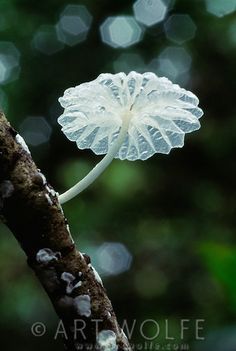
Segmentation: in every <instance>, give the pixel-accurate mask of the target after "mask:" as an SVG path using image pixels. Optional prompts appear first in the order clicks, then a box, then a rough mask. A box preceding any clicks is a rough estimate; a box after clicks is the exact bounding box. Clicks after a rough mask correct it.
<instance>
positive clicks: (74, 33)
mask: <svg viewBox="0 0 236 351" xmlns="http://www.w3.org/2000/svg"><path fill="white" fill-rule="evenodd" d="M91 23H92V16H91V14H90V13H89V11H88V10H87V8H86V7H85V6H83V5H68V6H66V8H65V9H64V10H63V11H62V13H61V15H60V20H59V22H58V23H57V26H56V30H57V36H58V39H59V40H60V41H61V42H63V43H65V44H66V45H69V46H74V45H76V44H78V43H80V42H82V41H84V40H85V39H86V38H87V35H88V31H89V29H90V27H91Z"/></svg>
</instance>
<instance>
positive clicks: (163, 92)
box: [58, 72, 203, 203]
mask: <svg viewBox="0 0 236 351" xmlns="http://www.w3.org/2000/svg"><path fill="white" fill-rule="evenodd" d="M59 101H60V103H61V105H62V107H64V109H65V111H64V113H63V114H62V115H61V116H60V117H59V119H58V122H59V123H60V124H61V126H62V131H63V132H64V134H65V135H66V136H67V138H68V139H69V140H72V141H75V142H76V144H77V146H78V147H79V148H80V149H87V148H90V149H92V150H93V151H94V152H95V153H96V154H99V155H100V154H106V156H105V157H104V158H103V159H102V160H101V161H100V162H99V163H98V164H97V165H96V166H95V167H94V168H93V169H92V171H91V172H89V174H88V175H87V176H86V177H84V178H83V179H82V180H81V181H80V182H78V183H77V184H76V185H75V186H73V187H72V188H71V189H69V190H68V191H67V192H65V193H64V194H62V195H60V196H59V200H60V202H61V203H64V202H66V201H68V200H70V199H71V198H73V197H74V196H75V195H77V194H79V193H80V192H81V191H83V190H84V189H85V188H87V187H88V186H89V185H90V184H91V183H92V182H93V181H94V180H95V179H96V178H97V177H98V176H99V175H100V174H101V173H102V172H103V171H104V170H105V169H106V167H107V166H108V165H109V164H110V163H111V161H112V160H113V158H114V157H115V158H119V159H121V160H125V159H127V160H130V161H134V160H137V159H140V160H146V159H147V158H149V157H151V156H152V155H153V154H154V153H157V152H160V153H164V154H168V153H169V152H170V150H171V149H172V148H174V147H182V146H183V144H184V135H185V133H189V132H192V131H194V130H197V129H199V128H200V123H199V118H200V117H201V116H202V114H203V112H202V110H201V109H200V108H199V107H198V103H199V101H198V98H197V97H196V96H195V95H194V94H192V93H191V92H190V91H187V90H185V89H182V88H180V87H179V86H178V85H177V84H173V83H171V82H170V81H169V80H168V79H167V78H159V77H157V76H156V75H155V74H154V73H144V74H139V73H136V72H130V73H129V74H128V75H126V74H125V73H118V74H114V75H113V74H101V75H100V76H99V77H98V78H97V79H95V80H94V81H92V82H90V83H84V84H80V85H78V86H77V87H75V88H70V89H67V90H66V91H65V94H64V96H63V97H61V98H60V99H59Z"/></svg>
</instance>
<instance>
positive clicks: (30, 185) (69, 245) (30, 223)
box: [0, 112, 130, 351]
mask: <svg viewBox="0 0 236 351" xmlns="http://www.w3.org/2000/svg"><path fill="white" fill-rule="evenodd" d="M0 215H1V219H2V220H3V221H4V223H5V224H6V225H7V226H8V227H9V228H10V230H11V231H12V233H13V235H14V236H15V237H16V239H17V240H18V242H19V243H20V245H21V247H22V249H23V250H24V251H25V253H26V255H27V258H28V264H29V266H30V267H31V268H32V269H33V270H34V272H35V274H36V276H37V277H38V279H39V280H40V282H41V284H42V285H43V287H44V289H45V290H46V292H47V294H48V296H49V298H50V300H51V302H52V304H53V306H54V308H55V311H56V312H57V314H58V316H59V318H60V319H61V320H62V323H63V326H64V327H65V330H66V334H67V337H68V339H67V340H66V339H65V346H66V348H67V349H68V350H71V351H74V350H76V349H78V344H79V345H83V348H84V349H85V348H86V345H88V344H89V345H93V349H95V347H98V349H99V348H100V349H101V350H103V351H106V350H108V349H109V350H110V351H111V350H112V351H113V350H114V351H116V350H129V349H130V347H129V343H128V340H127V338H126V336H125V335H124V333H123V332H122V330H121V329H120V327H119V325H118V323H117V319H116V316H115V313H114V311H113V308H112V305H111V302H110V300H109V299H108V297H107V295H106V291H105V289H104V287H103V285H102V282H101V281H100V279H99V276H98V275H97V274H96V271H95V270H94V269H93V267H92V266H91V264H90V258H89V257H88V256H87V255H85V254H81V253H80V252H79V251H77V250H76V248H75V245H74V242H73V239H72V237H71V235H70V230H69V226H68V224H67V220H66V218H65V217H64V214H63V211H62V208H61V206H60V204H59V202H58V196H57V193H56V192H55V191H54V190H53V188H52V187H51V186H50V185H49V184H48V183H47V181H46V178H45V176H44V175H43V174H42V173H41V171H40V170H39V169H38V168H37V166H36V165H35V163H34V161H33V160H32V157H31V155H30V153H29V151H28V150H27V146H26V145H25V144H24V141H23V139H22V138H21V137H20V136H19V134H17V132H16V131H15V130H14V129H13V128H12V127H11V126H10V124H9V122H8V121H7V120H6V118H5V116H4V115H3V114H2V113H1V112H0ZM76 320H80V321H82V322H83V325H84V329H83V333H84V336H85V338H84V336H83V333H77V337H76V338H75V334H74V328H75V323H76ZM94 320H97V322H95V321H94ZM98 320H99V322H98ZM96 329H97V330H96ZM96 342H97V344H96ZM109 344H110V348H109ZM95 345H96V346H95Z"/></svg>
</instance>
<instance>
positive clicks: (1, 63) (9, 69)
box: [0, 41, 20, 84]
mask: <svg viewBox="0 0 236 351" xmlns="http://www.w3.org/2000/svg"><path fill="white" fill-rule="evenodd" d="M19 60H20V52H19V50H18V49H17V48H16V47H15V45H14V44H13V43H11V42H9V41H1V42H0V83H1V84H7V83H9V82H12V81H13V80H16V79H17V78H18V77H19V73H20V64H19Z"/></svg>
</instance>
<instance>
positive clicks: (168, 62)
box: [149, 46, 192, 83]
mask: <svg viewBox="0 0 236 351" xmlns="http://www.w3.org/2000/svg"><path fill="white" fill-rule="evenodd" d="M191 63H192V58H191V56H190V55H189V53H188V52H187V51H186V50H185V49H184V48H181V47H176V46H168V47H167V48H165V49H164V50H163V51H162V52H161V53H160V55H159V57H158V58H157V59H154V60H152V61H151V63H150V65H149V68H150V69H151V70H152V71H154V72H156V73H157V74H158V75H159V76H165V77H167V78H169V79H171V80H173V81H175V82H178V83H180V81H179V78H180V77H181V76H182V75H183V74H187V73H188V72H189V70H190V68H191ZM181 82H182V83H183V81H182V80H181Z"/></svg>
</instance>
